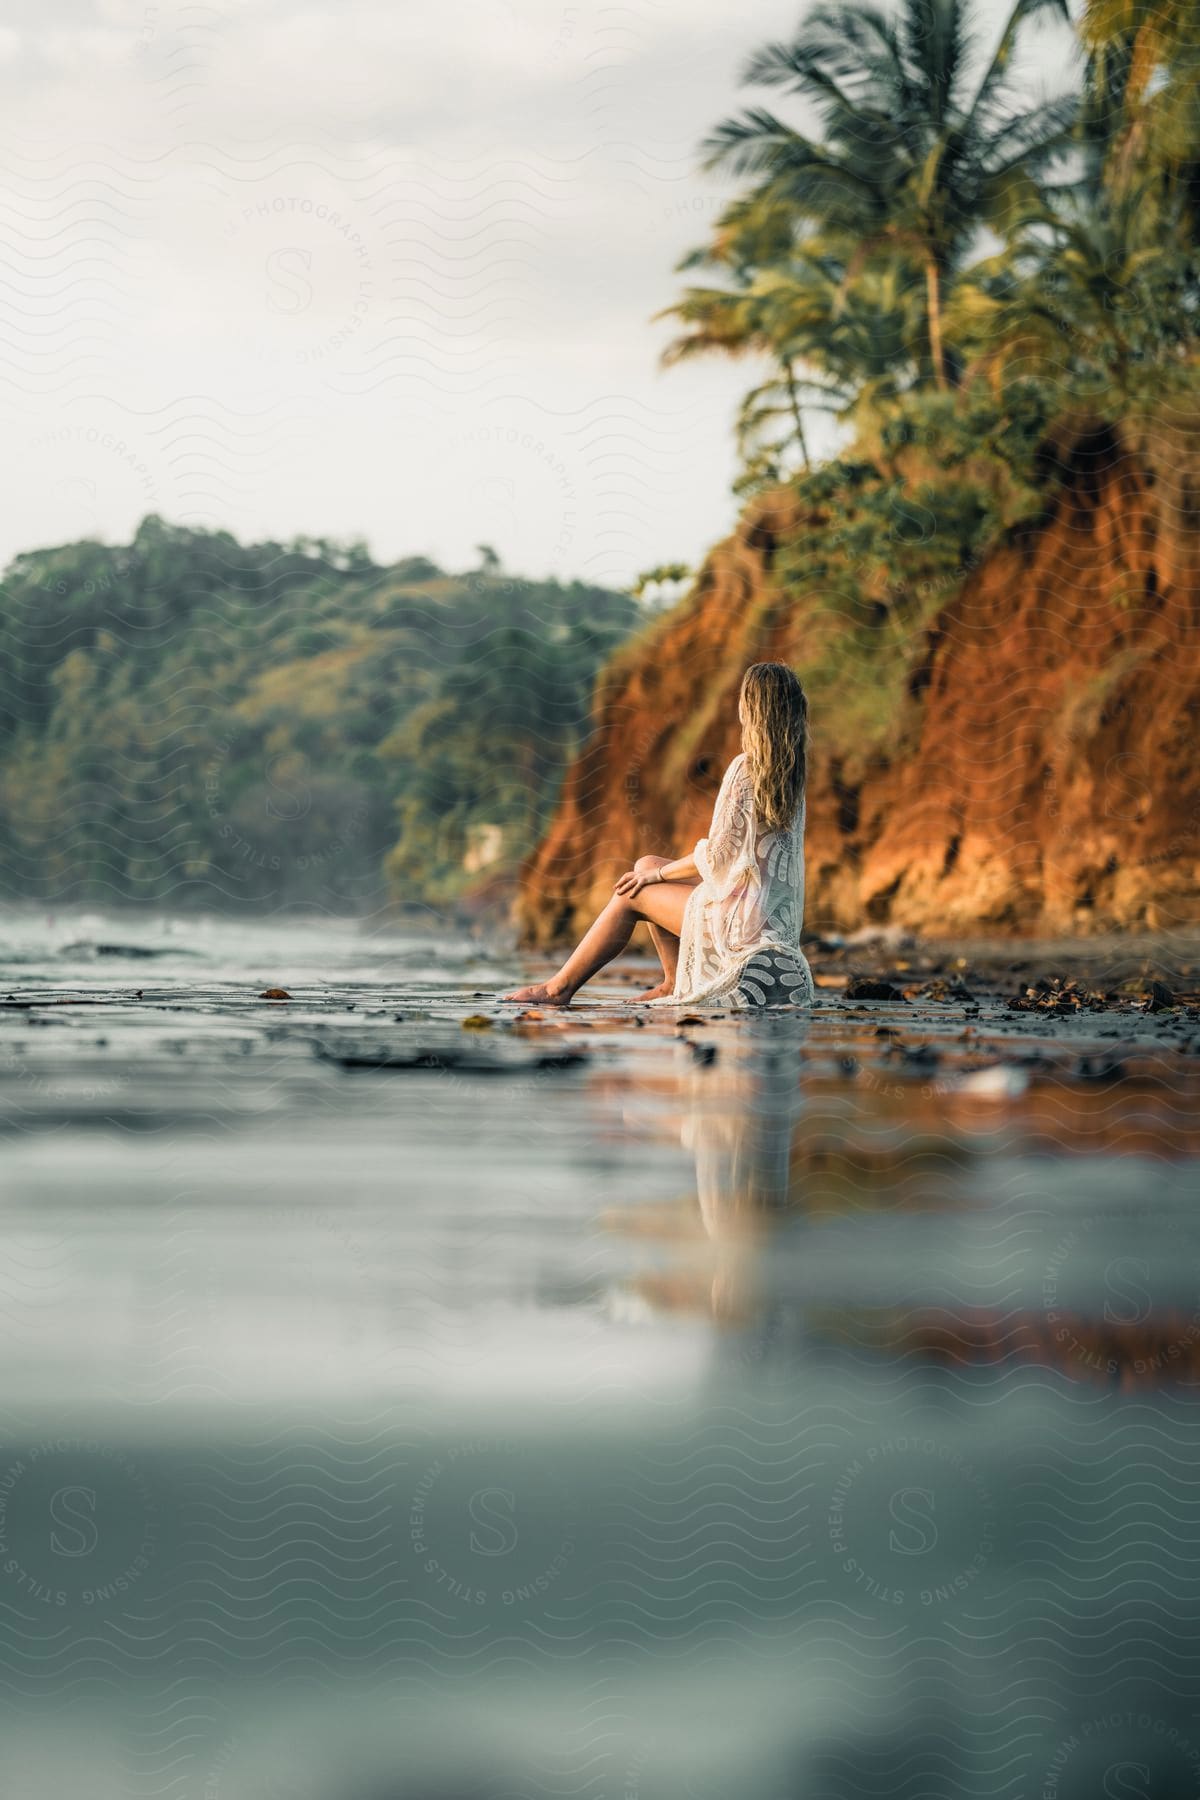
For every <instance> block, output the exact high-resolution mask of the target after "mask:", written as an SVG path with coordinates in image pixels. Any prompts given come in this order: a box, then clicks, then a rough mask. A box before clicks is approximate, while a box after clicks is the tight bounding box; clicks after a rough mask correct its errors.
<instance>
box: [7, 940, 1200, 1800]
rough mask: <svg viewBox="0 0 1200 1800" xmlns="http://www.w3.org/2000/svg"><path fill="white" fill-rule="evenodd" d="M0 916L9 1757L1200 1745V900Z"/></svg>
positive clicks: (294, 1775) (835, 1792)
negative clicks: (784, 925) (541, 981)
mask: <svg viewBox="0 0 1200 1800" xmlns="http://www.w3.org/2000/svg"><path fill="white" fill-rule="evenodd" d="M0 938H2V941H3V950H4V958H5V983H6V986H5V988H4V994H3V995H0V1001H2V1006H0V1088H2V1091H3V1096H4V1102H5V1104H4V1114H3V1117H4V1129H5V1143H4V1204H5V1238H4V1250H3V1260H2V1262H0V1292H2V1294H3V1310H2V1312H0V1322H2V1325H3V1331H4V1336H5V1348H6V1361H7V1367H8V1370H9V1379H8V1381H7V1382H6V1384H5V1388H6V1394H5V1402H4V1412H3V1427H4V1438H5V1444H4V1450H3V1454H2V1456H0V1659H2V1670H3V1682H2V1688H0V1693H2V1699H0V1706H2V1708H3V1710H4V1713H5V1715H6V1718H5V1721H4V1724H5V1728H4V1730H3V1731H2V1732H0V1778H2V1780H0V1788H2V1791H3V1793H4V1794H5V1796H6V1797H9V1796H12V1797H21V1800H24V1797H25V1796H30V1797H33V1796H36V1797H37V1800H41V1797H42V1796H49V1795H56V1796H57V1795H60V1794H65V1793H78V1794H86V1795H88V1796H89V1800H93V1797H94V1800H109V1797H110V1796H117V1795H121V1796H124V1795H143V1794H144V1795H147V1796H149V1795H151V1794H154V1795H173V1796H178V1797H179V1800H217V1797H218V1796H219V1797H220V1800H268V1797H275V1796H297V1797H298V1800H309V1797H310V1796H311V1797H312V1800H399V1797H400V1796H406V1797H407V1796H422V1797H423V1796H429V1797H431V1800H437V1797H444V1800H451V1797H453V1800H484V1797H485V1796H487V1797H489V1800H496V1797H499V1796H502V1795H503V1796H536V1797H542V1796H560V1795H561V1796H568V1795H569V1796H585V1797H590V1800H633V1797H635V1796H636V1797H637V1800H687V1797H692V1800H709V1797H711V1800H717V1797H718V1796H720V1797H722V1800H723V1797H725V1796H729V1795H734V1794H737V1795H740V1796H746V1797H747V1800H776V1797H782V1796H790V1795H799V1794H812V1795H815V1796H821V1797H822V1800H838V1797H840V1796H842V1795H846V1796H850V1795H855V1796H857V1795H862V1794H878V1795H881V1796H883V1795H887V1796H901V1795H903V1796H909V1795H911V1796H913V1797H914V1800H916V1797H917V1796H922V1797H924V1796H942V1795H945V1796H947V1797H949V1796H952V1795H955V1796H957V1795H963V1794H980V1795H1012V1796H1014V1800H1015V1797H1017V1796H1025V1795H1039V1796H1040V1795H1042V1794H1054V1795H1056V1796H1063V1797H1070V1796H1075V1795H1079V1796H1082V1795H1084V1794H1087V1795H1093V1794H1096V1793H1105V1792H1111V1793H1114V1794H1117V1793H1120V1794H1128V1795H1134V1794H1139V1793H1144V1794H1146V1795H1158V1794H1171V1795H1174V1794H1180V1795H1186V1794H1190V1793H1196V1792H1200V1718H1198V1716H1197V1701H1196V1698H1195V1696H1196V1694H1197V1692H1198V1691H1200V1689H1198V1683H1197V1674H1198V1673H1200V1669H1198V1667H1197V1664H1198V1662H1200V1657H1198V1654H1197V1651H1198V1645H1197V1639H1196V1601H1197V1589H1198V1588H1200V1536H1198V1533H1197V1524H1198V1520H1197V1514H1198V1513H1200V1488H1198V1486H1197V1483H1196V1479H1195V1468H1196V1451H1197V1447H1198V1446H1197V1438H1198V1436H1200V1426H1198V1424H1197V1410H1196V1404H1195V1402H1196V1383H1197V1376H1198V1373H1200V1291H1198V1284H1197V1270H1198V1257H1200V1228H1198V1226H1197V1221H1196V1207H1195V1191H1196V1174H1197V1151H1198V1148H1200V1145H1198V1142H1197V1138H1198V1128H1197V1122H1196V1120H1197V1114H1196V1097H1197V1088H1198V1086H1200V1062H1198V1059H1197V1055H1196V1051H1197V1043H1198V1037H1200V1032H1198V1028H1197V1014H1196V1007H1195V1001H1196V993H1195V987H1196V976H1195V974H1194V970H1195V967H1196V961H1195V960H1193V958H1194V953H1195V948H1196V947H1195V946H1190V947H1189V946H1187V945H1182V946H1181V945H1179V944H1178V943H1176V944H1174V945H1171V946H1164V945H1140V946H1135V945H1129V944H1124V945H1093V946H1091V947H1088V948H1087V954H1086V955H1084V953H1083V951H1082V950H1081V949H1079V948H1077V947H1076V948H1071V947H1067V948H1066V949H1064V947H1063V946H1061V945H1056V946H1020V947H1013V946H986V945H974V946H965V947H962V951H963V953H962V954H961V955H960V954H959V953H958V951H957V950H956V951H955V952H953V953H950V952H948V951H936V952H935V951H929V950H923V949H922V948H921V947H919V946H903V945H900V946H895V945H891V946H887V945H885V946H883V947H881V948H878V949H876V950H873V951H868V950H866V949H864V950H862V951H861V952H855V951H854V950H853V949H849V950H847V949H846V948H845V947H843V948H842V949H840V950H838V949H834V948H831V947H829V948H827V950H826V951H822V950H820V949H815V950H814V952H813V964H814V969H815V971H816V974H817V977H818V982H819V1001H818V1005H817V1006H816V1007H815V1008H814V1009H813V1011H812V1012H811V1013H802V1014H799V1015H795V1016H791V1015H787V1014H781V1015H778V1016H774V1017H759V1018H748V1017H736V1018H735V1017H731V1016H724V1017H722V1016H719V1015H712V1014H707V1015H703V1016H701V1015H694V1014H688V1013H686V1012H681V1011H679V1010H678V1009H669V1008H668V1009H653V1010H648V1009H644V1008H642V1009H638V1008H633V1007H630V1006H629V1005H628V1004H626V1003H625V998H624V996H625V995H626V994H627V993H630V992H632V991H634V990H633V988H632V985H631V984H632V982H633V981H634V980H635V979H639V978H642V979H644V971H640V972H639V971H634V970H633V969H632V968H631V969H630V970H628V971H625V970H618V971H615V972H614V975H613V980H612V981H611V982H610V983H609V984H607V986H606V985H604V984H600V985H598V986H597V988H596V990H595V993H594V997H591V998H589V997H588V996H586V995H585V996H581V998H580V1003H578V1004H577V1005H576V1006H575V1007H574V1008H572V1009H571V1011H570V1013H569V1014H567V1015H565V1016H560V1015H556V1014H554V1013H551V1012H542V1013H538V1012H537V1010H536V1009H533V1010H532V1011H531V1012H526V1014H524V1015H520V1013H519V1009H516V1008H513V1007H504V1006H502V1005H500V1004H499V1003H498V1001H497V995H498V993H499V992H500V991H502V989H503V987H504V986H505V985H506V984H508V983H510V982H511V981H512V980H513V979H515V977H516V975H517V974H518V972H519V971H518V969H517V968H516V966H515V964H514V963H513V962H512V959H511V958H507V957H505V956H503V955H501V954H500V953H499V952H494V951H492V950H489V948H488V946H487V945H486V944H484V943H482V942H479V943H477V942H473V941H470V940H468V939H465V938H459V939H454V938H450V937H447V938H444V939H435V938H431V937H429V936H425V935H417V934H415V933H406V932H404V931H403V930H401V929H398V928H397V929H391V930H374V929H371V930H368V929H367V928H365V927H355V926H353V925H349V924H338V923H326V922H313V923H309V924H296V923H288V924H284V925H277V924H268V923H265V922H258V923H255V924H253V925H244V924H232V923H226V922H221V921H214V920H205V919H199V920H186V921H185V920H180V919H169V918H161V919H158V918H151V917H146V916H138V917H133V918H131V917H125V918H115V917H102V916H99V915H92V916H86V915H75V916H72V917H70V918H66V917H62V918H58V919H55V920H47V919H45V918H44V917H41V916H36V915H11V916H9V917H8V918H6V919H5V920H4V922H3V925H2V927H0ZM856 973H858V974H864V973H865V974H867V975H873V976H875V977H877V978H879V979H886V980H887V981H888V982H889V983H890V984H891V986H892V990H893V992H894V993H895V995H896V997H895V998H891V999H878V998H870V997H864V998H861V999H856V998H853V997H849V996H848V994H847V981H848V979H852V978H853V977H854V975H855V974H856ZM1155 977H1157V978H1158V979H1160V980H1161V981H1163V982H1164V983H1165V984H1166V985H1165V987H1164V989H1163V990H1162V991H1161V992H1159V994H1158V998H1157V1001H1155V998H1154V993H1153V991H1152V990H1151V988H1150V987H1149V983H1150V981H1151V980H1152V979H1153V978H1155ZM1039 979H1040V981H1041V986H1040V987H1039V986H1038V985H1037V983H1038V981H1039ZM1072 981H1074V984H1075V985H1074V986H1073V987H1072V986H1071V985H1070V984H1071V982H1072ZM270 989H276V990H284V992H285V993H286V996H287V997H286V998H276V999H269V998H264V997H263V996H264V994H265V993H266V992H267V990H270ZM589 993H590V990H589ZM853 993H854V989H853V988H851V989H850V996H852V995H853ZM1164 995H1165V997H1164ZM5 996H6V997H5ZM1148 1002H1149V1004H1148Z"/></svg>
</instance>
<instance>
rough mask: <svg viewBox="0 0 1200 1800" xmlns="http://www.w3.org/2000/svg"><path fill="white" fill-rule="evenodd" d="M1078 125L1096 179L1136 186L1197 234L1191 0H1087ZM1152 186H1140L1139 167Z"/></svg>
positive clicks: (1196, 55) (1195, 46)
mask: <svg viewBox="0 0 1200 1800" xmlns="http://www.w3.org/2000/svg"><path fill="white" fill-rule="evenodd" d="M1080 36H1081V37H1082V39H1083V43H1084V46H1085V48H1086V50H1087V52H1088V74H1087V93H1088V107H1087V112H1086V114H1085V127H1086V128H1087V132H1088V136H1089V139H1090V141H1091V146H1092V148H1093V162H1094V165H1096V166H1095V177H1096V179H1097V180H1102V179H1105V178H1107V180H1108V182H1109V185H1110V186H1111V187H1112V188H1113V189H1114V190H1120V189H1126V190H1129V189H1132V188H1134V187H1139V186H1140V187H1141V189H1142V194H1143V199H1144V200H1146V201H1148V202H1149V203H1151V204H1152V205H1154V206H1156V207H1158V206H1160V205H1161V206H1162V207H1163V208H1164V209H1165V211H1166V212H1167V213H1168V215H1170V214H1172V213H1174V214H1176V215H1178V214H1179V213H1180V212H1182V213H1183V215H1184V216H1185V220H1186V225H1187V229H1188V230H1189V232H1190V235H1191V237H1192V240H1193V242H1195V241H1200V36H1198V35H1197V31H1196V11H1195V5H1194V3H1193V0H1087V5H1086V6H1085V9H1084V13H1083V17H1082V19H1081V21H1080ZM1148 172H1149V173H1151V174H1152V175H1154V176H1156V177H1157V178H1158V181H1159V186H1160V193H1159V194H1158V195H1157V196H1156V195H1154V194H1153V193H1151V192H1150V191H1149V190H1148V185H1147V183H1146V175H1147V173H1148Z"/></svg>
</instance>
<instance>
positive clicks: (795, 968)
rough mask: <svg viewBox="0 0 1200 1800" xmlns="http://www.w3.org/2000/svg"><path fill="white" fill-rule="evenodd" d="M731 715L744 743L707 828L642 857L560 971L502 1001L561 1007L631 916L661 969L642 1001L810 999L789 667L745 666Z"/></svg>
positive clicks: (801, 710) (794, 690)
mask: <svg viewBox="0 0 1200 1800" xmlns="http://www.w3.org/2000/svg"><path fill="white" fill-rule="evenodd" d="M738 718H739V719H740V721H741V726H742V752H741V755H740V756H735V757H734V759H733V761H732V762H731V763H730V765H729V767H728V768H727V769H726V771H725V778H724V780H723V781H722V783H721V791H720V793H719V794H718V795H717V803H716V805H715V807H714V808H713V816H712V824H711V826H710V827H709V833H708V836H707V837H706V838H701V839H700V842H699V843H698V844H697V845H696V847H695V849H694V850H693V851H691V853H690V854H689V855H687V856H681V857H679V858H677V859H676V860H675V861H672V860H671V859H670V858H669V857H665V856H640V857H639V858H638V860H637V862H636V864H635V865H634V867H633V868H632V869H631V870H629V872H628V873H627V874H625V875H622V876H621V877H620V879H619V880H618V881H617V883H616V886H615V891H614V893H613V897H612V899H611V900H610V901H609V903H608V905H607V906H606V907H605V908H604V911H603V912H602V913H601V914H600V916H599V917H598V918H597V919H596V920H595V921H594V922H593V924H592V925H591V926H590V928H589V929H588V931H587V933H586V935H585V936H584V938H583V940H582V942H581V943H580V944H579V945H578V946H577V948H576V949H574V950H573V951H572V952H571V954H570V956H569V957H568V958H567V960H566V962H565V963H564V964H563V965H562V967H561V969H559V970H558V972H557V974H554V975H552V976H551V977H550V979H549V981H546V982H542V983H539V984H538V985H537V986H535V987H525V988H518V989H517V991H516V992H515V993H512V994H509V995H507V996H506V998H507V999H509V1000H523V1001H535V1002H537V1003H538V1004H539V1005H542V1006H567V1005H569V1004H570V1001H571V997H572V995H573V994H574V993H575V992H576V991H577V990H578V989H579V988H581V987H582V986H583V984H584V982H585V981H590V980H591V978H592V976H593V975H595V974H596V972H597V971H598V970H599V969H602V968H603V967H604V966H605V964H606V963H609V962H611V961H612V959H613V958H614V957H615V956H619V955H620V953H621V951H622V950H623V949H624V948H625V946H626V944H627V943H628V942H629V939H630V937H631V936H632V933H633V929H634V927H635V925H636V924H637V923H638V920H639V919H644V920H646V922H647V923H648V925H649V926H650V935H651V937H652V938H653V939H654V947H655V949H656V950H657V951H658V955H659V960H660V962H661V963H662V968H663V979H662V981H661V982H660V983H659V984H658V986H657V987H654V988H651V989H650V991H649V992H648V993H645V994H640V995H639V996H638V998H639V999H641V1000H664V1001H669V1002H673V1003H675V1004H678V1003H680V1002H686V1003H687V1004H688V1005H689V1006H697V1005H700V1004H702V1003H708V1004H711V1005H721V1006H729V1007H739V1008H744V1007H752V1006H777V1005H780V1004H787V1003H789V1002H793V1001H801V1002H806V1001H809V1000H811V999H812V995H813V986H812V976H811V974H810V973H809V967H808V963H807V962H806V960H805V958H804V955H803V953H802V952H801V949H800V927H801V924H802V923H803V917H804V812H805V804H804V785H805V774H806V748H807V736H808V704H807V701H806V700H805V697H804V689H803V688H802V687H801V686H800V683H799V681H798V680H797V679H796V676H795V675H794V674H793V673H792V671H791V669H789V668H788V667H787V666H786V665H785V664H783V663H754V664H753V665H752V666H751V667H750V668H749V669H747V670H746V673H745V675H744V676H743V678H742V689H741V694H740V696H739V699H738Z"/></svg>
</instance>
